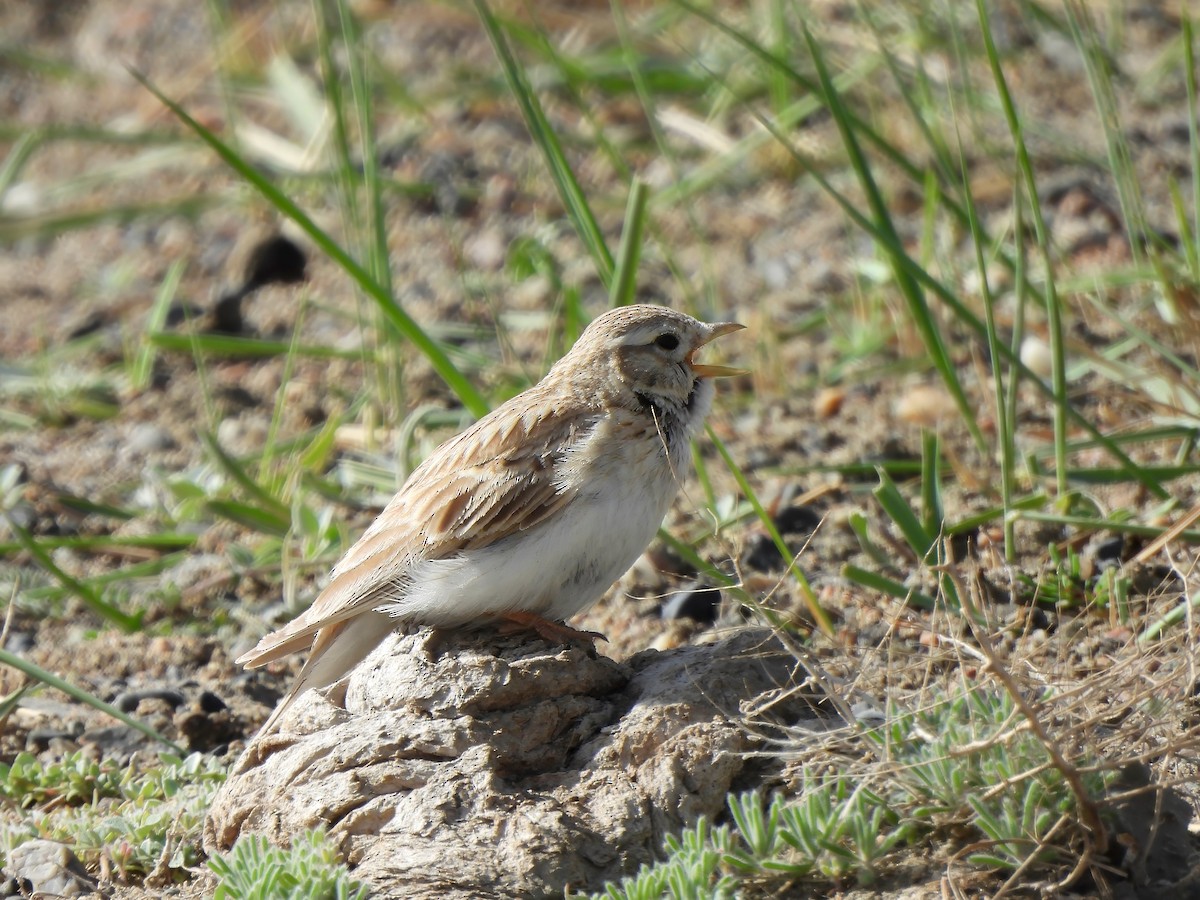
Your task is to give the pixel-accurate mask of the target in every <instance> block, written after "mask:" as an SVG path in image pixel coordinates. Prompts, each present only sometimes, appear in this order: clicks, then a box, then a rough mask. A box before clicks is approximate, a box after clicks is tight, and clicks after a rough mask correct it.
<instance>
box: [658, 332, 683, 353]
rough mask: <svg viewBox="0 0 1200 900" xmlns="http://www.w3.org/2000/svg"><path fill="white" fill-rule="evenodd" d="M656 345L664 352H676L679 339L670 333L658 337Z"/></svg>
mask: <svg viewBox="0 0 1200 900" xmlns="http://www.w3.org/2000/svg"><path fill="white" fill-rule="evenodd" d="M654 343H655V344H657V345H658V346H659V347H661V348H662V349H664V350H674V349H675V348H676V347H678V346H679V338H678V337H676V336H675V335H673V334H671V332H669V331H668V332H666V333H664V334H660V335H659V336H658V337H656V338H655V339H654Z"/></svg>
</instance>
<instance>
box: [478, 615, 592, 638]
mask: <svg viewBox="0 0 1200 900" xmlns="http://www.w3.org/2000/svg"><path fill="white" fill-rule="evenodd" d="M500 618H501V619H503V620H504V621H505V622H506V623H507V627H505V626H501V628H502V630H503V631H506V632H513V631H520V630H524V629H526V628H532V629H533V630H534V631H536V632H537V633H538V637H540V638H543V639H545V640H547V641H550V643H552V644H571V643H575V642H577V641H578V642H586V643H588V644H595V643H596V641H598V640H599V641H607V640H608V638H606V637H605V636H604V635H602V634H600V632H598V631H580V630H579V629H577V628H572V627H571V626H570V625H564V624H563V623H562V622H551V621H550V620H549V619H544V618H542V617H541V616H539V615H537V614H536V613H531V612H508V613H504V614H503V615H502V616H501V617H500Z"/></svg>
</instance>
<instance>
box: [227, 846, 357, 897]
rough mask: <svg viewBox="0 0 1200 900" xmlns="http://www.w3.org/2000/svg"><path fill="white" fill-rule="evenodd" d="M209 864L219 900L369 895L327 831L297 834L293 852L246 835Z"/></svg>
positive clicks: (292, 847) (290, 848)
mask: <svg viewBox="0 0 1200 900" xmlns="http://www.w3.org/2000/svg"><path fill="white" fill-rule="evenodd" d="M208 866H209V868H210V869H212V870H213V871H214V872H215V873H216V874H217V876H218V877H219V878H220V879H221V883H220V884H219V885H218V887H217V890H216V892H215V893H214V894H213V897H214V898H215V900H283V898H292V897H302V898H307V900H365V898H366V897H367V896H369V893H370V888H369V886H368V885H366V884H365V883H363V882H361V881H357V880H355V879H354V878H352V877H351V875H350V871H349V869H347V868H346V866H345V864H343V863H342V862H341V861H340V860H339V859H338V853H337V849H336V848H335V847H334V845H333V843H332V842H331V841H330V840H329V838H328V837H327V836H326V835H325V832H323V831H320V830H316V829H314V830H310V831H306V832H304V833H303V834H301V835H299V836H297V837H296V839H295V840H293V841H292V845H291V847H289V848H288V849H283V848H281V847H276V846H273V845H272V844H270V843H269V842H268V841H267V839H266V838H265V837H263V836H262V835H257V834H246V835H243V836H242V837H240V838H239V839H238V841H237V843H236V844H234V845H233V848H232V849H231V850H230V851H229V852H228V853H224V854H219V855H217V856H214V857H213V858H212V859H210V860H209V861H208Z"/></svg>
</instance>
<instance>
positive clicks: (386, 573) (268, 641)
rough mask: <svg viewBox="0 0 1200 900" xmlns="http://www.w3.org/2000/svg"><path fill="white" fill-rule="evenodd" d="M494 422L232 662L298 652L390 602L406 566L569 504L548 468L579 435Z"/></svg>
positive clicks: (466, 439) (492, 537)
mask: <svg viewBox="0 0 1200 900" xmlns="http://www.w3.org/2000/svg"><path fill="white" fill-rule="evenodd" d="M497 412H499V410H498V411H497ZM494 417H495V414H493V415H491V416H488V417H486V418H484V419H481V420H480V421H479V422H478V423H476V425H475V427H474V428H472V429H469V430H467V431H465V432H463V433H462V434H460V435H458V437H456V438H454V439H453V440H451V441H450V442H448V443H447V444H445V445H443V446H442V447H441V448H440V450H439V451H438V452H436V453H435V454H434V455H433V456H431V457H430V458H429V459H428V460H426V462H425V463H424V464H423V465H421V466H420V467H419V468H418V469H417V470H416V471H415V472H413V474H412V476H411V477H410V478H409V479H408V481H407V482H406V484H405V486H404V487H403V488H401V490H400V493H398V494H397V495H396V496H395V497H394V498H393V499H392V502H391V503H389V504H388V506H387V508H386V509H384V511H383V512H382V513H380V515H379V518H378V519H376V520H375V522H374V524H372V525H371V527H370V528H369V529H367V531H366V532H365V533H364V534H363V536H362V537H361V538H360V539H359V541H358V543H356V544H355V545H354V546H353V547H351V548H350V550H349V552H347V554H346V555H345V557H343V558H342V559H341V561H340V562H338V564H337V566H335V567H334V569H333V572H332V573H331V580H330V582H329V584H328V585H327V586H326V588H325V590H323V591H322V592H321V594H320V596H318V597H317V599H316V600H315V601H314V602H313V604H312V606H310V607H309V608H308V609H307V610H306V611H305V612H304V613H302V614H301V615H300V616H298V617H297V618H296V619H294V620H293V621H292V622H290V623H289V624H288V625H285V626H284V627H283V628H280V629H279V630H278V631H274V632H272V633H271V634H268V635H267V636H265V637H264V638H263V639H262V640H261V641H259V643H258V645H257V646H256V647H255V648H254V649H253V650H251V651H250V652H248V653H246V654H244V655H243V656H241V657H239V658H238V660H237V661H238V663H239V664H241V665H246V666H250V667H257V666H261V665H265V664H266V663H268V662H271V661H272V660H274V659H278V658H279V657H282V656H286V655H287V654H289V653H293V652H296V651H298V650H303V649H305V648H306V647H307V646H308V645H309V643H310V641H311V639H312V636H313V635H314V634H315V633H316V632H317V631H318V630H320V629H321V628H324V627H326V626H328V625H333V624H336V623H338V622H342V621H345V620H347V619H349V618H351V617H353V616H356V615H358V614H360V613H362V612H364V611H366V610H370V609H375V608H376V607H379V606H382V605H386V604H387V603H389V602H392V601H394V600H396V599H397V598H398V597H399V596H400V595H402V594H403V592H404V590H405V589H406V578H407V576H408V573H409V572H410V570H411V568H412V565H413V563H414V561H416V560H421V559H441V558H445V557H448V556H452V555H454V554H455V553H458V552H461V551H469V550H474V549H480V548H483V547H487V546H489V545H491V544H494V543H496V542H497V541H500V540H503V539H504V538H506V537H509V536H511V535H514V534H517V533H519V532H521V531H526V530H528V529H530V528H534V527H536V526H538V525H540V524H542V523H543V522H545V521H546V520H547V519H549V518H550V517H551V516H553V515H554V514H555V513H556V512H558V511H559V510H561V509H562V508H563V507H565V506H566V505H567V504H568V503H570V502H571V501H572V500H573V499H574V498H575V497H576V495H577V493H578V491H577V489H576V488H574V487H572V486H570V485H569V484H566V483H564V482H563V480H562V479H560V478H557V477H556V469H557V468H559V467H560V466H561V464H562V458H563V455H564V454H566V453H568V452H569V451H570V450H571V448H572V447H573V446H575V444H576V441H578V440H579V439H580V438H581V436H582V431H584V430H585V429H583V428H574V427H572V428H568V429H563V428H562V423H561V419H560V420H559V424H558V427H557V428H555V429H554V430H553V431H552V432H551V431H550V430H549V429H547V428H546V427H545V426H546V424H547V423H546V420H545V419H542V418H541V417H526V418H523V419H518V421H520V422H521V423H522V425H523V426H524V427H520V428H517V429H514V428H512V426H511V424H510V425H509V426H508V427H506V428H504V430H503V431H500V430H499V429H497V428H495V427H493V428H491V429H490V430H489V429H488V428H487V426H488V425H493V426H494V425H495V424H496V421H495V419H494ZM489 420H492V421H491V422H489ZM508 421H509V422H510V423H511V422H512V419H511V418H509V419H508ZM580 424H581V425H582V424H583V423H580ZM588 424H590V423H588ZM481 426H482V427H481ZM539 432H543V433H540V434H539ZM538 438H540V440H539V439H538Z"/></svg>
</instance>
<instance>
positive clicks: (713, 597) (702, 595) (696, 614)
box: [661, 584, 721, 622]
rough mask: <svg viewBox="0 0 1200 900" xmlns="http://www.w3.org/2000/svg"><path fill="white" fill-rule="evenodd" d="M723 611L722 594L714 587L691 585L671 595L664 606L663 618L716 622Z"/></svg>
mask: <svg viewBox="0 0 1200 900" xmlns="http://www.w3.org/2000/svg"><path fill="white" fill-rule="evenodd" d="M720 609H721V592H720V590H718V589H717V588H714V587H707V588H706V587H701V586H700V585H698V584H693V585H689V586H688V587H685V588H684V589H683V590H681V591H677V592H676V593H674V594H672V595H671V599H670V600H668V601H667V602H666V603H664V604H663V607H662V613H661V615H662V617H663V619H665V620H667V621H670V620H671V619H693V620H695V621H697V622H715V621H716V620H717V613H718V612H719V611H720Z"/></svg>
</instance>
